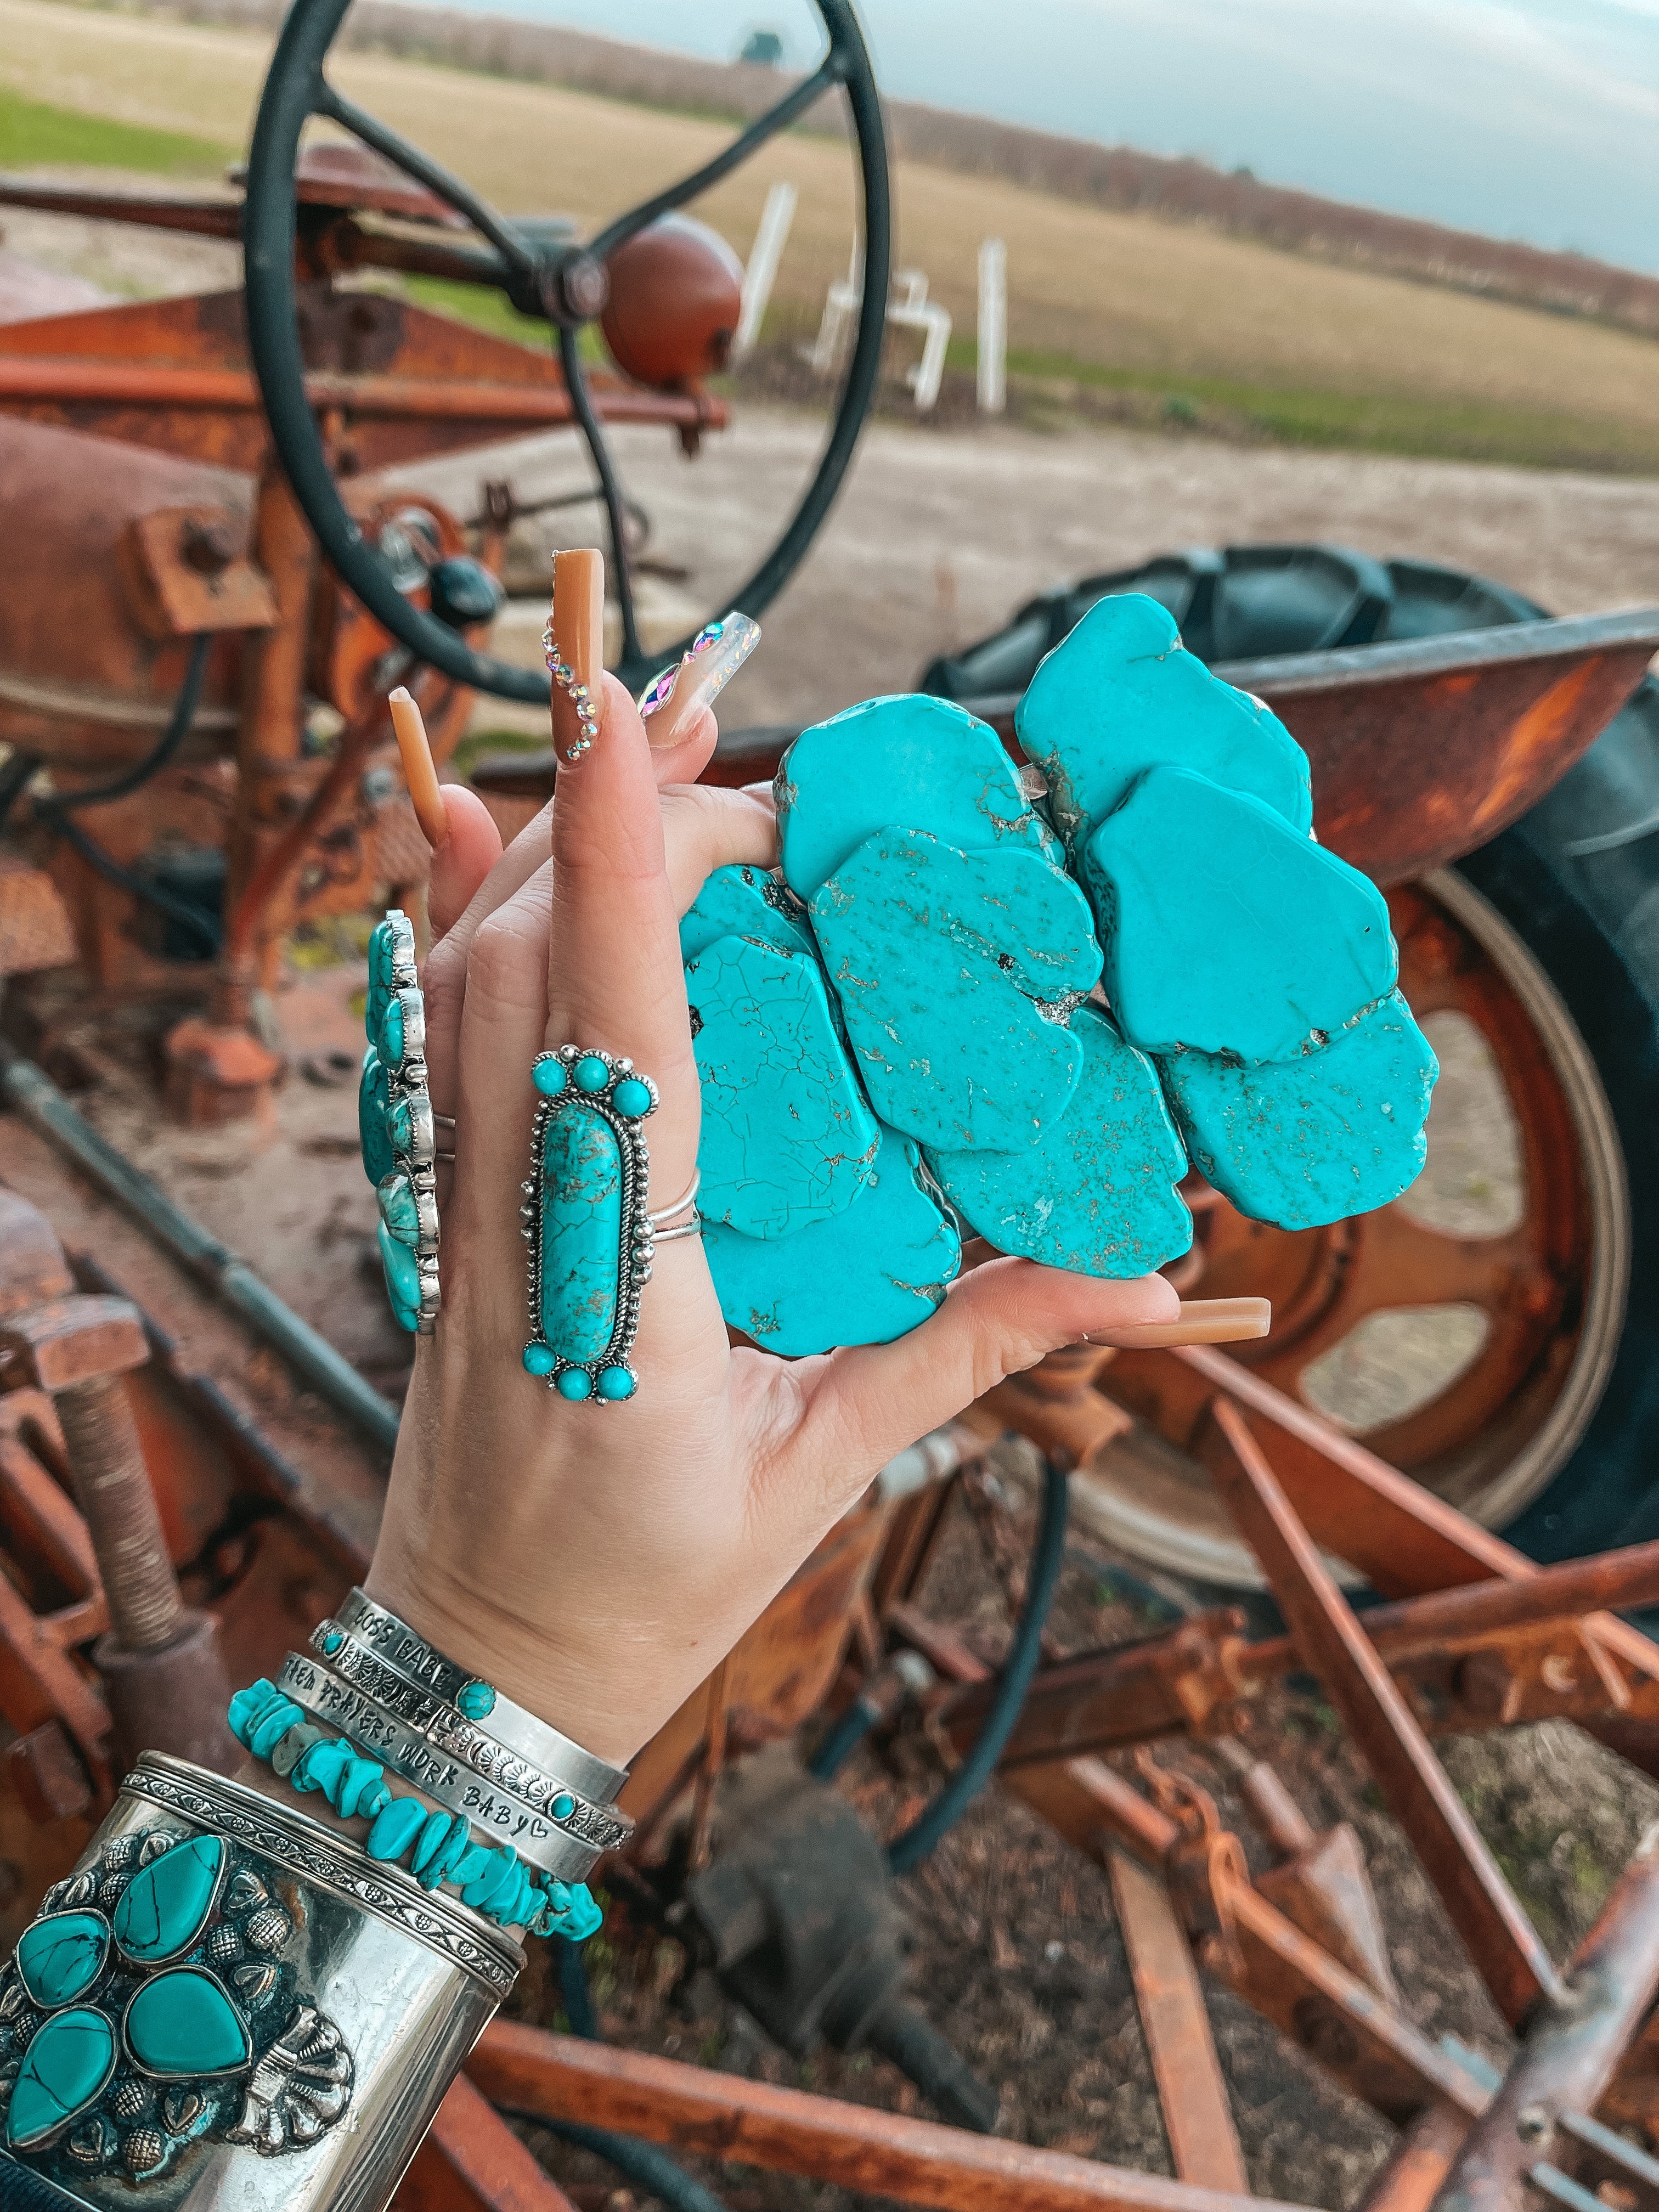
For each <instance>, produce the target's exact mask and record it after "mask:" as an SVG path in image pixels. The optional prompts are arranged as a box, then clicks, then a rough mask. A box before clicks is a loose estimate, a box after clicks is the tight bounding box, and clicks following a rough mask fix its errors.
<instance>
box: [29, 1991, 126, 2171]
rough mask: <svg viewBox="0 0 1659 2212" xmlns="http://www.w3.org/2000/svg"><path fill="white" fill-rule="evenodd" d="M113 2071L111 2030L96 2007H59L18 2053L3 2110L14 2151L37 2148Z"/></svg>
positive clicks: (94, 2096) (92, 2096) (90, 2099)
mask: <svg viewBox="0 0 1659 2212" xmlns="http://www.w3.org/2000/svg"><path fill="white" fill-rule="evenodd" d="M114 2071H115V2030H114V2029H113V2028H112V2027H111V2026H110V2023H109V2022H108V2021H106V2019H105V2018H104V2015H103V2014H102V2013H100V2012H94V2011H92V2010H91V2009H90V2008H83V2009H82V2010H81V2011H78V2012H60V2013H58V2014H56V2015H54V2016H53V2018H52V2019H51V2020H49V2021H47V2022H46V2026H45V2027H42V2028H41V2029H40V2031H39V2032H38V2033H36V2035H35V2036H34V2038H33V2041H32V2042H31V2043H30V2045H29V2046H28V2049H27V2051H25V2052H24V2053H23V2057H22V2063H21V2065H20V2066H19V2067H18V2069H17V2080H16V2081H15V2084H14V2085H13V2087H12V2093H11V2107H10V2110H9V2112H7V2114H6V2141H7V2142H8V2144H9V2146H10V2148H12V2149H13V2150H37V2149H39V2148H40V2146H41V2145H42V2144H44V2143H46V2142H50V2140H51V2139H52V2136H55V2135H56V2134H57V2133H58V2130H59V2129H60V2128H63V2127H66V2126H67V2125H68V2124H69V2123H70V2121H71V2120H72V2119H73V2118H75V2116H76V2113H77V2112H84V2111H85V2110H86V2108H87V2106H88V2105H90V2104H92V2103H93V2102H94V2100H95V2099H97V2098H99V2097H100V2096H101V2095H102V2094H103V2093H104V2090H105V2088H106V2087H107V2085H108V2082H109V2078H110V2076H111V2075H112V2074H113V2073H114Z"/></svg>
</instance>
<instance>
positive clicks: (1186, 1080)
mask: <svg viewBox="0 0 1659 2212" xmlns="http://www.w3.org/2000/svg"><path fill="white" fill-rule="evenodd" d="M1158 1072H1159V1073H1160V1074H1161V1075H1162V1076H1163V1078H1164V1089H1165V1090H1166V1091H1168V1093H1169V1097H1170V1104H1171V1105H1172V1106H1173V1107H1174V1109H1175V1114H1176V1121H1177V1122H1178V1123H1179V1124H1180V1127H1181V1130H1182V1134H1183V1135H1184V1137H1185V1138H1186V1139H1187V1149H1188V1152H1191V1154H1192V1156H1193V1164H1194V1166H1195V1167H1197V1168H1198V1170H1200V1173H1201V1174H1202V1175H1203V1176H1204V1177H1205V1179H1206V1181H1207V1182H1210V1183H1212V1184H1213V1185H1214V1187H1215V1188H1216V1189H1217V1190H1218V1191H1219V1192H1220V1193H1221V1194H1222V1196H1223V1197H1224V1198H1225V1199H1227V1200H1231V1203H1232V1204H1233V1205H1234V1206H1237V1208H1238V1209H1239V1211H1240V1212H1241V1213H1248V1214H1249V1215H1251V1216H1252V1217H1253V1218H1255V1220H1257V1221H1272V1222H1276V1223H1277V1224H1278V1225H1279V1227H1280V1228H1281V1229H1317V1228H1322V1227H1323V1226H1324V1225H1325V1224H1326V1223H1327V1222H1331V1221H1341V1220H1344V1219H1346V1218H1348V1217H1349V1216H1350V1215H1352V1214H1357V1213H1370V1212H1373V1211H1374V1210H1375V1208H1376V1207H1377V1206H1386V1205H1387V1204H1388V1203H1389V1200H1390V1199H1394V1198H1398V1197H1399V1195H1400V1194H1401V1191H1402V1190H1404V1189H1406V1188H1407V1187H1408V1185H1410V1184H1411V1183H1413V1182H1415V1181H1416V1179H1417V1177H1418V1176H1419V1174H1420V1172H1421V1171H1422V1168H1423V1163H1424V1161H1425V1158H1427V1156H1428V1153H1427V1144H1426V1139H1425V1124H1426V1122H1427V1120H1428V1112H1429V1097H1430V1094H1431V1091H1433V1089H1434V1085H1435V1080H1436V1078H1437V1076H1438V1074H1439V1073H1440V1066H1439V1062H1438V1061H1437V1060H1436V1058H1435V1056H1434V1051H1433V1048H1432V1047H1431V1045H1430V1043H1429V1041H1428V1039H1427V1038H1426V1037H1425V1036H1424V1034H1423V1032H1422V1030H1420V1029H1419V1027H1418V1026H1417V1024H1416V1023H1415V1022H1414V1021H1413V1018H1412V1016H1411V1011H1410V1009H1409V1007H1407V1004H1406V1001H1405V1000H1404V999H1402V998H1401V995H1400V994H1399V992H1398V991H1391V992H1390V993H1389V995H1388V996H1387V997H1386V998H1385V999H1383V1000H1381V1001H1380V1003H1379V1004H1378V1005H1376V1006H1370V1007H1367V1009H1366V1010H1365V1012H1364V1013H1363V1014H1361V1015H1359V1016H1358V1018H1356V1019H1355V1020H1353V1021H1352V1022H1350V1023H1349V1024H1347V1026H1346V1028H1345V1029H1343V1030H1340V1031H1339V1033H1338V1034H1337V1035H1336V1036H1333V1037H1332V1039H1331V1041H1330V1042H1329V1043H1328V1045H1325V1046H1323V1047H1322V1048H1319V1049H1316V1050H1312V1051H1309V1052H1306V1053H1302V1054H1298V1055H1297V1057H1296V1058H1295V1059H1293V1060H1279V1061H1275V1062H1271V1063H1269V1064H1267V1065H1266V1066H1247V1067H1241V1066H1237V1065H1236V1064H1233V1063H1231V1062H1230V1061H1227V1060H1216V1059H1212V1058H1211V1056H1210V1055H1209V1054H1206V1053H1201V1052H1181V1053H1176V1054H1172V1055H1171V1056H1170V1058H1169V1059H1167V1060H1160V1061H1159V1063H1158Z"/></svg>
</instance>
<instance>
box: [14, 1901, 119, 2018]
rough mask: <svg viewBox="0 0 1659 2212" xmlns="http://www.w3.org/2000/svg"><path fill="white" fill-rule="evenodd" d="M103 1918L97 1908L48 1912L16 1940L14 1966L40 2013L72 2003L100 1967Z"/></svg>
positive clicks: (105, 1933) (105, 1934)
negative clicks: (92, 1910)
mask: <svg viewBox="0 0 1659 2212" xmlns="http://www.w3.org/2000/svg"><path fill="white" fill-rule="evenodd" d="M108 1954H109V1923H108V1921H107V1920H106V1919H105V1917H104V1916H103V1914H102V1913H101V1912H49V1913H48V1914H47V1915H46V1917H45V1919H43V1920H37V1921H35V1922H34V1923H33V1924H32V1925H31V1926H29V1927H27V1928H26V1929H24V1930H23V1932H22V1934H21V1936H19V1937H18V1939H17V1971H18V1973H19V1974H20V1975H21V1977H22V1982H23V1987H24V1988H25V1989H26V1990H27V1991H28V1993H29V1995H30V1996H31V1997H32V1998H33V2001H34V2002H35V2003H36V2004H38V2005H39V2006H40V2009H41V2011H42V2012H55V2011H56V2010H57V2008H58V2006H59V2005H66V2004H73V2003H74V2002H75V2000H76V1997H78V1996H82V1994H83V1993H84V1992H85V1991H86V1990H89V1989H90V1988H91V1987H92V1985H93V1984H94V1982H95V1981H96V1980H97V1978H98V1977H99V1975H100V1973H102V1972H103V1970H104V1960H105V1959H106V1957H107V1956H108Z"/></svg>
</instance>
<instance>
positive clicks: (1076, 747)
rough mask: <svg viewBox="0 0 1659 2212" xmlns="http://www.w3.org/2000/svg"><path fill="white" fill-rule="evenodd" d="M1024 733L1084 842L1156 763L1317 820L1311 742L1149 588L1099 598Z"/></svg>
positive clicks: (1038, 695) (1299, 819)
mask: <svg viewBox="0 0 1659 2212" xmlns="http://www.w3.org/2000/svg"><path fill="white" fill-rule="evenodd" d="M1014 728H1015V731H1016V732H1017V733H1018V738H1019V742H1020V744H1021V745H1022V746H1023V747H1024V751H1025V754H1026V757H1027V758H1028V759H1030V760H1032V761H1035V762H1036V765H1037V766H1038V767H1039V768H1040V769H1042V773H1043V775H1044V776H1045V777H1046V778H1047V780H1048V806H1049V811H1050V813H1051V814H1052V815H1053V817H1054V824H1055V826H1056V828H1057V829H1060V830H1062V831H1063V832H1064V834H1065V836H1066V838H1067V839H1068V841H1070V842H1072V844H1073V847H1075V846H1076V845H1077V844H1079V843H1080V842H1082V839H1083V837H1084V836H1085V835H1086V834H1087V830H1088V829H1089V828H1090V827H1091V826H1092V825H1093V824H1095V823H1098V822H1100V821H1101V820H1102V819H1103V817H1105V816H1106V815H1108V814H1109V813H1110V812H1111V811H1112V809H1113V808H1114V807H1115V806H1116V805H1118V803H1119V802H1120V800H1121V799H1122V797H1123V795H1124V793H1126V792H1127V790H1128V788H1129V786H1130V785H1131V784H1132V783H1133V781H1134V780H1135V778H1136V777H1137V776H1138V775H1144V774H1145V773H1146V770H1147V769H1151V768H1159V767H1172V768H1186V769H1194V770H1195V771H1196V772H1197V773H1198V774H1199V775H1206V776H1208V777H1209V778H1210V779H1211V781H1212V782H1215V783H1218V784H1220V785H1222V786H1223V787H1225V789H1227V790H1229V791H1242V792H1248V793H1250V794H1251V795H1252V796H1253V797H1255V798H1256V799H1261V802H1262V804H1263V805H1267V806H1271V807H1272V808H1273V810H1274V811H1275V812H1276V813H1278V814H1280V815H1282V816H1283V817H1284V818H1285V821H1286V822H1288V823H1290V825H1291V829H1295V830H1297V831H1298V832H1305V831H1306V830H1307V829H1309V828H1310V826H1311V824H1312V822H1313V788H1312V784H1311V781H1310V777H1309V774H1308V757H1307V755H1306V754H1305V753H1304V751H1303V750H1302V748H1301V746H1300V745H1298V744H1297V742H1296V739H1295V738H1293V737H1292V736H1291V733H1290V732H1289V731H1288V730H1287V729H1286V728H1285V725H1284V724H1283V723H1282V722H1281V721H1280V720H1279V717H1278V716H1277V715H1276V714H1273V713H1272V712H1271V710H1270V709H1269V708H1267V707H1264V706H1263V705H1262V703H1261V701H1260V700H1259V699H1253V698H1251V697H1250V696H1249V693H1248V692H1244V691H1237V690H1234V688H1233V686H1232V685H1231V684H1225V683H1223V681H1222V680H1221V678H1219V677H1218V676H1212V675H1211V673H1210V671H1209V670H1208V669H1207V668H1206V667H1205V665H1204V664H1203V662H1202V661H1201V660H1200V659H1197V658H1196V656H1195V655H1194V654H1193V653H1188V651H1187V650H1186V649H1185V647H1183V646H1182V642H1181V633H1180V631H1179V630H1178V629H1176V623H1175V617H1173V616H1172V615H1171V614H1170V612H1169V611H1168V609H1167V608H1164V607H1161V606H1160V605H1158V601H1157V600H1156V599H1148V598H1147V597H1146V594H1145V593H1144V592H1115V593H1114V594H1113V595H1112V596H1111V597H1110V598H1109V599H1097V601H1096V603H1095V605H1093V606H1091V608H1090V609H1089V611H1088V612H1087V614H1085V616H1084V617H1083V619H1082V620H1081V622H1079V623H1078V624H1077V626H1076V628H1075V629H1073V631H1072V633H1071V635H1069V636H1068V637H1066V639H1064V640H1063V641H1061V643H1060V644H1059V645H1057V646H1056V647H1054V651H1053V652H1052V653H1049V654H1048V658H1047V659H1045V660H1044V661H1043V662H1042V664H1041V665H1040V666H1039V667H1038V669H1037V672H1036V675H1035V676H1034V677H1033V678H1031V681H1030V684H1029V685H1028V686H1027V688H1026V691H1025V696H1024V698H1023V699H1022V700H1021V701H1020V702H1019V706H1018V710H1017V711H1016V713H1015V715H1014Z"/></svg>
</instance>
